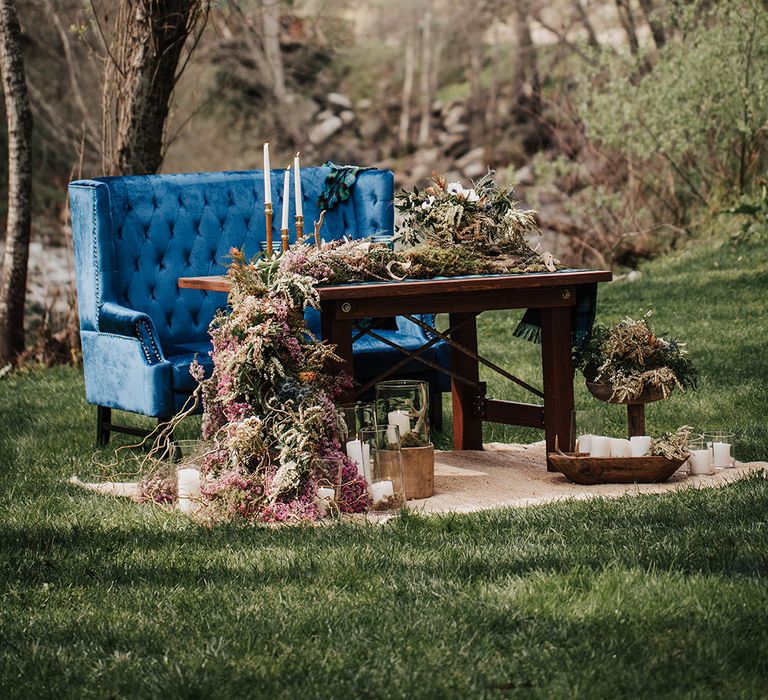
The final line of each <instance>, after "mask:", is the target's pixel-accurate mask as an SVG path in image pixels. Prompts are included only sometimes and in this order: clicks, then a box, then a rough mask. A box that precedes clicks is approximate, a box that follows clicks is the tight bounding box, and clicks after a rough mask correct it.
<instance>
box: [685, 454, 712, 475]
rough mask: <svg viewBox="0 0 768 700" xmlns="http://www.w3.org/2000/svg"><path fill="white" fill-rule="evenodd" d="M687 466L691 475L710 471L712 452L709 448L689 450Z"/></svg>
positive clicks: (709, 472)
mask: <svg viewBox="0 0 768 700" xmlns="http://www.w3.org/2000/svg"><path fill="white" fill-rule="evenodd" d="M688 468H689V469H690V473H691V475H692V476H702V475H704V474H711V473H712V452H710V451H709V450H691V458H690V459H689V460H688Z"/></svg>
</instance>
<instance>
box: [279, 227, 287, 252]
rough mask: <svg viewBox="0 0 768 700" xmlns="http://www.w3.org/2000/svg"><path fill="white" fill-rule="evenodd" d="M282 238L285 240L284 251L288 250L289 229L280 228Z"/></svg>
mask: <svg viewBox="0 0 768 700" xmlns="http://www.w3.org/2000/svg"><path fill="white" fill-rule="evenodd" d="M280 238H281V239H282V242H283V252H285V251H286V250H288V229H287V228H284V229H280Z"/></svg>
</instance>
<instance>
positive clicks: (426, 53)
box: [419, 2, 432, 146]
mask: <svg viewBox="0 0 768 700" xmlns="http://www.w3.org/2000/svg"><path fill="white" fill-rule="evenodd" d="M431 68H432V3H431V2H430V3H429V4H428V5H427V11H426V12H425V13H424V19H423V20H422V31H421V122H420V123H419V146H425V145H426V144H427V143H428V142H429V129H430V120H431V117H432V70H431Z"/></svg>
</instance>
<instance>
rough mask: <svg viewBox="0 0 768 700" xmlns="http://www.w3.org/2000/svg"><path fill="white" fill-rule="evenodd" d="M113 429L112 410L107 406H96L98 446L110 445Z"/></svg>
mask: <svg viewBox="0 0 768 700" xmlns="http://www.w3.org/2000/svg"><path fill="white" fill-rule="evenodd" d="M111 428H112V409H111V408H108V407H107V406H96V444H97V445H98V446H99V447H106V446H107V445H109V436H110V432H111Z"/></svg>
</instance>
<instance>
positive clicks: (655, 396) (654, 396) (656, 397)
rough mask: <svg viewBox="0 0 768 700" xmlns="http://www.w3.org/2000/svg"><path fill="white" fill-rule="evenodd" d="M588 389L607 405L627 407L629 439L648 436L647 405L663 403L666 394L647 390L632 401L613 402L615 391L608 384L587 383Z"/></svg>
mask: <svg viewBox="0 0 768 700" xmlns="http://www.w3.org/2000/svg"><path fill="white" fill-rule="evenodd" d="M587 389H589V392H590V393H591V394H592V396H594V397H595V398H596V399H600V401H605V402H606V403H623V404H625V405H626V407H627V434H628V435H629V437H634V436H635V435H647V433H646V432H645V404H647V403H653V402H654V401H661V399H663V398H664V394H662V393H661V391H660V390H654V391H649V390H648V389H646V390H645V391H643V393H642V394H640V396H638V397H637V398H636V399H634V400H632V401H612V400H611V394H612V393H613V389H612V388H611V387H610V386H608V385H607V384H595V383H594V382H587Z"/></svg>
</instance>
